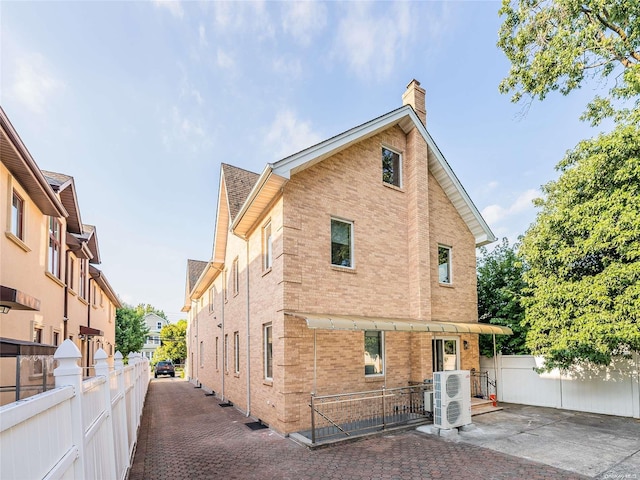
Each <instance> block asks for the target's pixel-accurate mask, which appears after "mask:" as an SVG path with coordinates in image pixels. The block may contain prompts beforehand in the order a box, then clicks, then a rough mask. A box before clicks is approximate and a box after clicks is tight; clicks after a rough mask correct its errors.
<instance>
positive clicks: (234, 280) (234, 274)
mask: <svg viewBox="0 0 640 480" xmlns="http://www.w3.org/2000/svg"><path fill="white" fill-rule="evenodd" d="M231 286H232V288H233V295H234V296H235V295H238V292H239V291H240V281H239V280H238V257H236V258H234V259H233V265H232V269H231Z"/></svg>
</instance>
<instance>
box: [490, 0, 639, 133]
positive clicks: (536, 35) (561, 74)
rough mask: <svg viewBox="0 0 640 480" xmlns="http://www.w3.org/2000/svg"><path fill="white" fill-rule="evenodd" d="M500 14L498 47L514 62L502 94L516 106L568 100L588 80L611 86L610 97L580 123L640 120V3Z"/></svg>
mask: <svg viewBox="0 0 640 480" xmlns="http://www.w3.org/2000/svg"><path fill="white" fill-rule="evenodd" d="M500 14H501V15H502V16H503V17H504V20H503V23H502V26H501V28H500V32H499V40H498V46H499V47H500V48H502V50H503V51H504V52H505V54H506V55H507V57H508V59H509V61H510V62H511V69H510V71H509V75H508V76H507V77H506V78H505V79H504V80H503V81H502V82H501V84H500V91H501V92H502V93H509V92H513V97H512V101H514V102H517V101H519V100H520V99H521V98H522V97H523V95H526V96H529V97H531V98H538V99H540V100H543V99H544V98H545V97H546V95H547V94H548V93H549V92H551V91H555V90H559V91H560V92H561V93H562V94H563V95H566V94H568V93H569V92H571V91H572V90H574V89H576V88H579V87H580V86H581V85H582V83H583V81H584V80H585V78H587V79H588V78H593V77H598V78H599V79H600V80H603V81H606V80H608V78H614V79H615V81H614V83H613V86H612V87H611V88H610V90H609V94H608V96H606V97H604V98H603V97H599V96H596V97H595V98H594V100H593V101H592V102H591V103H590V104H589V105H588V107H587V111H586V112H585V114H584V115H583V118H585V119H589V120H591V122H592V123H593V124H597V123H599V122H600V121H601V120H602V119H603V118H605V117H609V116H613V117H614V118H615V119H616V121H620V120H622V119H624V118H626V119H627V120H630V121H635V122H638V121H639V120H640V113H639V112H640V100H639V99H638V97H637V95H638V93H640V2H638V1H637V0H582V1H579V0H503V1H502V8H501V9H500ZM633 99H635V106H634V107H632V108H629V103H628V102H626V100H633ZM619 100H622V103H623V104H625V105H626V107H625V108H623V107H622V106H621V105H620V102H618V101H619ZM634 119H635V120H634Z"/></svg>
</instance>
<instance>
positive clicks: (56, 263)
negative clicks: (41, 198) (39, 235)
mask: <svg viewBox="0 0 640 480" xmlns="http://www.w3.org/2000/svg"><path fill="white" fill-rule="evenodd" d="M61 249H62V246H61V226H60V222H59V221H58V219H57V218H54V217H49V273H51V274H52V275H53V276H55V277H57V278H60V251H61Z"/></svg>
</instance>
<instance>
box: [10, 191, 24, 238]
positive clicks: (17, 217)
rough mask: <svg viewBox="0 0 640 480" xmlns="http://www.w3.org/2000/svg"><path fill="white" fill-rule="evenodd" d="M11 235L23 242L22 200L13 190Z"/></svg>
mask: <svg viewBox="0 0 640 480" xmlns="http://www.w3.org/2000/svg"><path fill="white" fill-rule="evenodd" d="M11 233H12V234H13V235H15V236H16V237H17V238H19V239H20V240H23V241H24V200H23V199H22V197H21V196H20V195H18V194H17V192H16V191H15V190H14V191H13V199H12V201H11Z"/></svg>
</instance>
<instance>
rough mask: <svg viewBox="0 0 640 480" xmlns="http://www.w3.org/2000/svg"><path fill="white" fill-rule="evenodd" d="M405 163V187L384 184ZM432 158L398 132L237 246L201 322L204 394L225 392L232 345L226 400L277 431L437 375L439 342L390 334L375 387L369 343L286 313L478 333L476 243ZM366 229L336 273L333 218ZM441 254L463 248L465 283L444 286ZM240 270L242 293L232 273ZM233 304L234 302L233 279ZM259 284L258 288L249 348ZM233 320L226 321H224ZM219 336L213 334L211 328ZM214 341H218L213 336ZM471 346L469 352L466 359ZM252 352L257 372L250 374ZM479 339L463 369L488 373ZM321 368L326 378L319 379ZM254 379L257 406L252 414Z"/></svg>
mask: <svg viewBox="0 0 640 480" xmlns="http://www.w3.org/2000/svg"><path fill="white" fill-rule="evenodd" d="M382 146H386V147H389V148H392V149H393V150H395V151H398V152H400V153H401V154H402V162H403V168H402V175H403V177H402V186H401V187H400V188H396V187H390V186H388V185H385V184H383V182H382V173H381V148H382ZM427 155H428V148H427V145H426V143H425V142H424V140H423V139H422V137H421V136H420V135H418V132H417V131H416V130H415V129H414V130H413V131H412V132H410V133H409V134H408V135H406V134H405V133H404V132H403V131H402V130H401V129H400V128H399V127H392V128H389V129H387V130H385V131H384V132H381V133H379V134H377V135H374V136H372V137H371V138H369V139H366V140H364V141H362V142H360V143H357V144H355V145H352V146H350V147H348V148H346V149H345V150H343V151H341V152H339V153H337V154H336V155H334V156H332V157H330V158H327V159H325V160H323V161H322V162H320V163H317V164H316V165H314V166H312V167H310V168H308V169H306V170H303V171H302V172H299V173H297V174H295V175H293V176H292V177H291V179H290V181H289V182H288V183H287V184H286V185H285V187H284V189H283V194H282V197H281V198H279V199H278V200H277V201H276V202H275V203H274V204H273V205H272V207H271V208H270V211H269V212H267V213H266V214H265V216H264V217H263V218H262V219H261V220H260V221H259V222H258V224H257V226H256V228H255V230H254V231H253V232H251V234H250V237H249V242H248V245H249V253H248V258H247V243H246V242H245V241H244V240H242V239H240V238H238V237H236V236H234V235H229V238H228V242H227V250H226V258H225V262H226V263H225V264H226V272H225V273H224V274H221V275H220V276H219V277H217V278H216V279H215V282H214V283H215V285H217V286H218V288H219V290H218V292H220V293H219V294H218V295H219V298H220V300H218V297H216V305H221V307H216V316H219V315H222V317H223V318H224V330H221V329H218V328H217V327H216V326H215V324H216V323H218V322H219V321H220V317H218V319H217V320H215V321H208V322H207V319H206V317H205V318H204V320H203V319H202V318H201V319H200V328H201V329H202V328H206V329H207V330H206V332H207V333H205V334H201V335H202V336H201V338H203V339H204V341H205V342H206V344H209V343H211V345H212V346H211V347H207V346H205V352H209V353H208V354H206V356H205V364H206V368H205V369H203V371H202V372H201V373H200V374H201V377H202V379H203V380H206V382H205V381H203V383H209V382H210V384H211V385H210V387H209V388H210V389H213V390H215V391H216V392H218V393H220V392H222V377H223V373H222V359H220V360H219V362H220V369H219V371H214V369H213V367H212V366H213V365H215V358H214V357H213V351H214V348H213V344H214V342H215V337H216V336H217V335H218V336H219V338H220V340H219V342H220V344H219V345H220V347H219V348H220V353H219V354H220V356H222V351H223V347H222V345H223V343H224V334H227V335H228V338H229V372H228V373H224V397H225V399H228V400H231V401H232V402H233V403H234V404H235V405H236V406H237V407H238V408H240V409H241V410H244V411H246V410H247V409H248V408H249V407H250V411H251V415H252V416H254V417H257V418H260V419H262V420H263V421H265V422H266V423H268V424H269V425H270V426H271V427H272V428H274V429H275V430H277V431H280V432H284V433H290V432H294V431H299V430H303V429H307V428H309V426H310V425H309V422H310V413H309V406H308V403H309V398H310V394H311V392H315V393H317V394H319V395H324V394H332V393H338V392H349V391H362V390H372V389H377V388H381V387H382V386H386V387H388V388H391V387H395V386H404V385H406V384H407V383H408V382H409V381H421V380H423V379H425V378H430V377H431V374H432V365H431V363H432V360H431V356H432V338H433V336H432V334H430V333H409V332H386V333H385V374H384V375H383V376H379V377H370V376H365V375H364V361H363V359H364V334H363V332H348V331H327V330H317V331H314V330H311V329H309V328H308V327H307V326H306V323H305V321H304V320H302V319H300V318H297V317H293V316H289V315H285V314H284V311H298V312H305V311H307V312H315V313H334V314H346V315H349V314H351V315H365V316H381V317H408V318H422V319H425V320H431V319H433V320H443V321H475V320H476V318H477V311H476V308H477V307H476V283H475V282H476V274H475V243H474V238H473V236H472V235H471V233H470V232H469V231H468V229H467V227H466V225H465V224H464V222H463V220H462V219H461V218H460V216H459V215H458V213H457V211H456V210H455V208H454V207H453V205H451V204H450V202H449V201H448V199H447V198H446V195H445V194H444V192H443V190H442V188H441V187H440V185H439V184H438V183H437V181H436V180H435V178H434V177H433V176H432V175H431V174H430V173H429V170H428V157H427ZM332 217H336V218H340V219H344V220H349V221H352V222H353V224H354V245H355V248H354V257H355V267H354V268H353V269H346V268H341V267H334V266H331V226H330V222H331V218H332ZM267 221H271V224H272V226H271V231H272V235H273V267H272V269H271V270H270V271H265V270H264V269H263V264H262V226H263V225H264V224H265V223H266V222H267ZM438 244H443V245H447V246H450V247H451V248H452V263H453V266H452V270H453V283H452V285H451V286H442V285H440V284H439V282H438V276H437V263H438V262H437V252H438ZM235 258H237V259H238V270H239V286H240V288H239V293H238V294H237V295H234V294H233V279H232V265H233V261H234V259H235ZM223 275H226V278H227V285H228V295H227V301H226V303H225V302H224V301H223V300H222V276H223ZM247 275H249V284H250V287H249V288H250V291H249V293H250V298H249V300H250V305H251V308H250V311H249V318H250V320H249V323H250V328H249V336H248V338H247ZM222 306H223V308H224V311H223V312H221V311H220V310H219V308H220V309H222ZM267 323H271V324H272V326H273V381H267V380H265V378H264V337H263V328H264V325H265V324H267ZM205 325H207V327H205ZM211 331H213V332H214V333H211ZM236 331H237V332H239V334H240V372H239V373H238V374H235V373H234V372H233V367H234V365H233V333H234V332H236ZM464 340H466V341H467V344H468V349H467V350H463V349H462V345H463V342H464ZM247 341H249V343H250V357H251V365H250V372H248V368H247V362H246V347H247ZM477 344H478V342H477V335H462V336H461V337H460V346H461V368H466V369H469V368H477V364H478V353H477V350H478V348H477ZM314 364H315V368H314ZM248 374H249V375H250V380H251V381H250V390H251V405H248V404H247V375H248Z"/></svg>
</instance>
